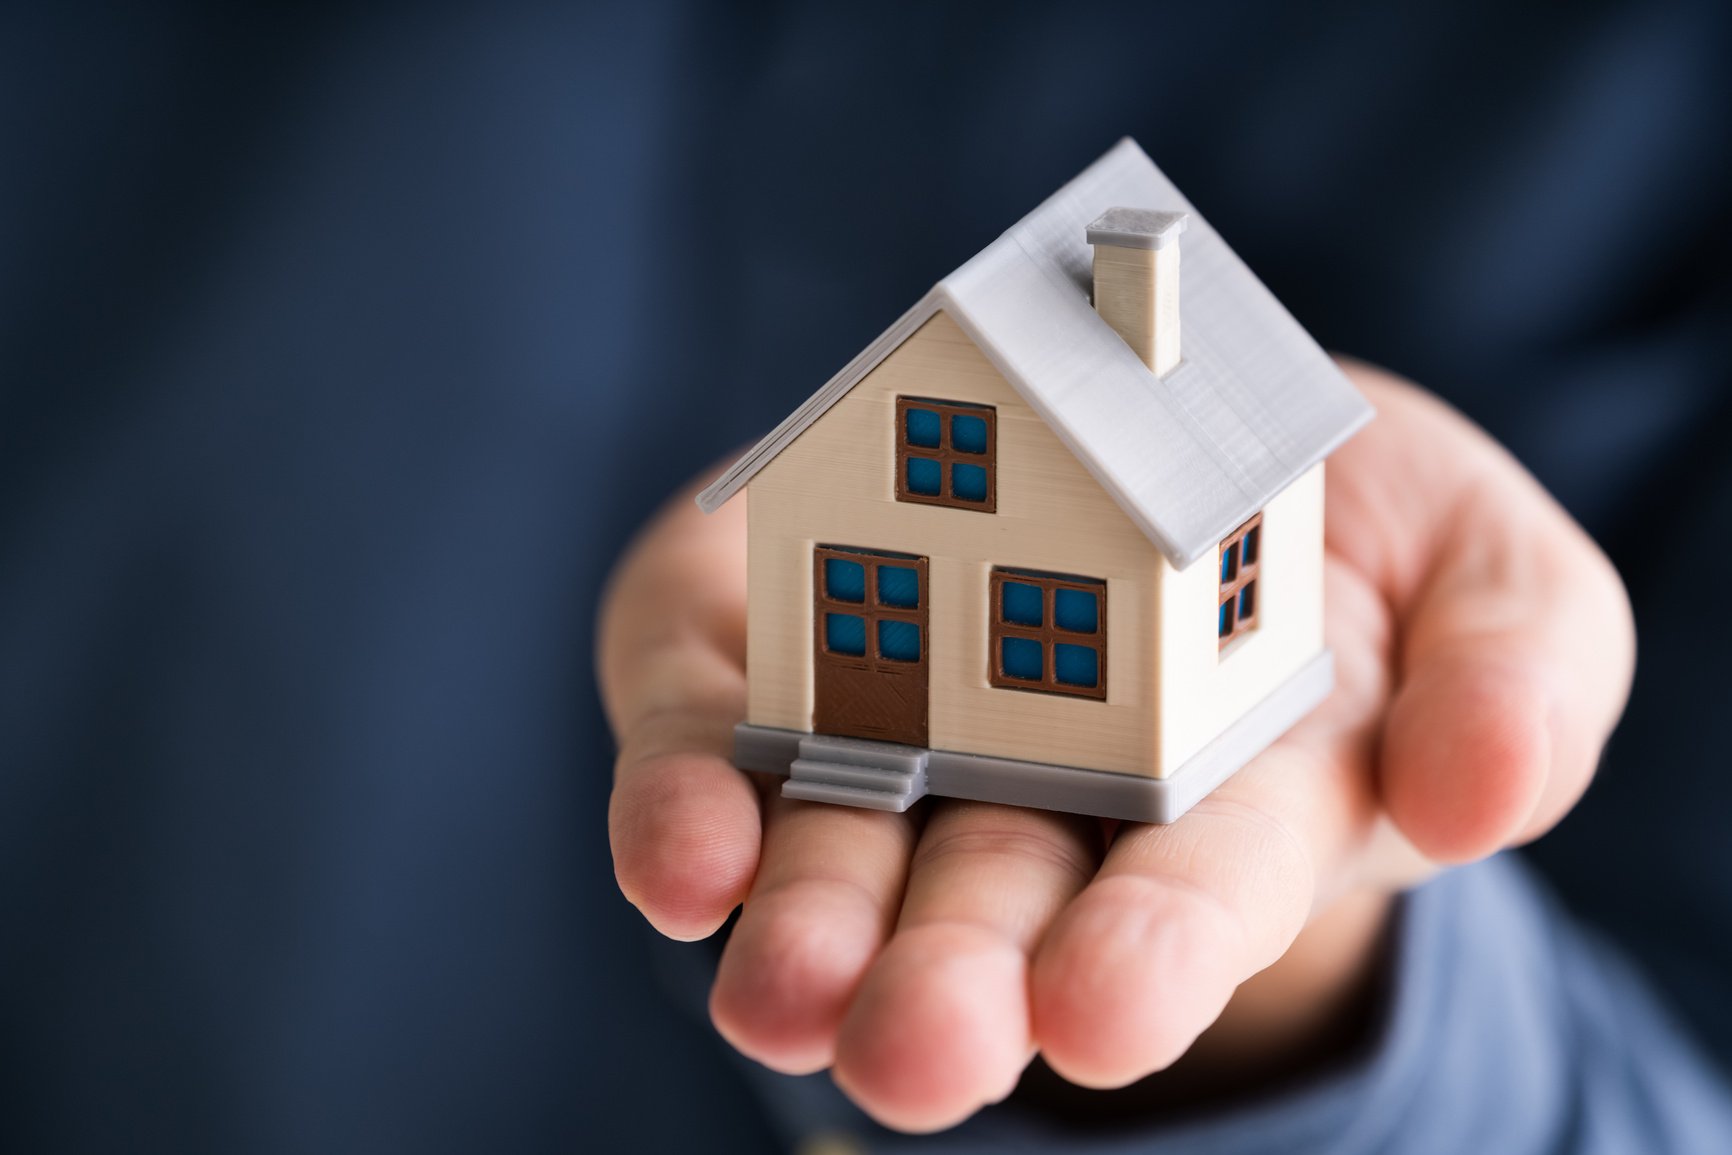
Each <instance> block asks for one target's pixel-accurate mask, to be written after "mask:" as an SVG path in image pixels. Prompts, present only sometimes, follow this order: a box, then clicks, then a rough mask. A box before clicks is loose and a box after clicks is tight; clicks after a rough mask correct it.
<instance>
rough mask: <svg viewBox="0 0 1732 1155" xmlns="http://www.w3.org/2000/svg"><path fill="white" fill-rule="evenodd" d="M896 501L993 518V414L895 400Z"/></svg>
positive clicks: (952, 404) (951, 404)
mask: <svg viewBox="0 0 1732 1155" xmlns="http://www.w3.org/2000/svg"><path fill="white" fill-rule="evenodd" d="M896 500H897V501H912V502H918V503H920V504H923V505H947V506H949V507H951V508H952V509H976V510H980V511H982V512H984V513H993V512H996V510H997V509H998V412H997V410H995V409H993V408H992V407H991V406H990V405H967V404H964V403H961V402H957V401H934V400H930V399H928V398H925V397H898V398H897V399H896Z"/></svg>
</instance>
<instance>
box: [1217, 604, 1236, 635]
mask: <svg viewBox="0 0 1732 1155" xmlns="http://www.w3.org/2000/svg"><path fill="white" fill-rule="evenodd" d="M1232 632H1233V599H1232V598H1228V599H1227V600H1226V601H1224V602H1222V603H1221V624H1220V625H1219V626H1217V627H1216V629H1215V636H1216V637H1220V638H1224V637H1226V636H1227V635H1228V634H1230V633H1232Z"/></svg>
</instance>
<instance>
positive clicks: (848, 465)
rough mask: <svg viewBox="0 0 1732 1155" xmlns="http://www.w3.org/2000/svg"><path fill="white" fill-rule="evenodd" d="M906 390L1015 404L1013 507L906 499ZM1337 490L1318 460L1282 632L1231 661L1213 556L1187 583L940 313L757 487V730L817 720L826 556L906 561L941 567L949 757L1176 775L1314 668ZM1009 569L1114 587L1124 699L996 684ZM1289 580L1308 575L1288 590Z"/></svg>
mask: <svg viewBox="0 0 1732 1155" xmlns="http://www.w3.org/2000/svg"><path fill="white" fill-rule="evenodd" d="M898 394H902V395H911V396H922V397H932V398H936V399H941V400H948V401H963V402H970V403H975V404H983V405H992V406H994V407H996V409H997V411H998V494H997V497H998V512H997V513H995V514H987V513H976V512H973V511H968V510H955V509H946V508H942V507H937V506H928V505H917V504H911V503H898V502H897V501H896V499H895V477H894V472H895V457H896V451H895V440H894V438H895V428H894V425H895V399H896V397H897V395H898ZM1321 497H1322V472H1321V468H1319V469H1317V470H1314V471H1312V473H1311V474H1308V475H1307V476H1306V478H1305V479H1303V480H1301V481H1300V482H1299V483H1297V484H1296V485H1295V486H1294V487H1293V489H1292V490H1289V491H1288V493H1286V494H1283V495H1282V496H1281V497H1280V498H1278V499H1277V500H1276V501H1275V502H1274V503H1273V504H1271V506H1270V507H1269V510H1268V511H1267V514H1266V531H1265V534H1266V536H1265V544H1264V546H1263V549H1264V551H1265V552H1264V558H1265V562H1264V564H1265V565H1266V566H1267V567H1268V572H1269V575H1270V577H1269V585H1268V586H1267V592H1266V593H1264V595H1263V596H1264V598H1265V601H1264V605H1263V608H1262V610H1261V611H1260V612H1261V613H1262V614H1263V615H1264V617H1263V619H1262V620H1263V624H1262V625H1261V626H1260V628H1259V630H1258V631H1257V633H1256V634H1254V635H1253V636H1252V637H1251V638H1248V639H1246V640H1245V641H1244V642H1242V643H1240V646H1239V647H1238V648H1236V649H1235V650H1233V651H1231V652H1230V653H1229V654H1228V655H1227V656H1226V658H1225V659H1224V660H1223V661H1221V662H1220V663H1219V664H1218V665H1217V662H1216V650H1215V641H1214V633H1213V622H1214V616H1213V612H1214V604H1215V603H1214V596H1215V594H1214V591H1215V585H1214V572H1215V570H1214V563H1213V559H1208V560H1205V561H1203V562H1199V563H1198V564H1197V565H1195V566H1193V567H1191V569H1189V570H1186V571H1185V572H1184V573H1175V572H1174V571H1173V570H1172V568H1171V567H1170V566H1169V565H1168V564H1167V563H1166V560H1165V559H1164V558H1163V557H1162V556H1161V554H1160V552H1159V551H1158V550H1157V549H1156V548H1155V547H1154V546H1153V545H1152V544H1151V543H1150V542H1149V541H1148V539H1147V538H1145V537H1144V536H1143V534H1142V533H1141V531H1139V530H1138V529H1137V528H1136V527H1135V526H1134V525H1133V524H1132V523H1131V522H1130V520H1129V519H1128V518H1126V517H1125V515H1124V514H1123V512H1121V511H1120V510H1119V508H1118V506H1116V505H1115V504H1114V503H1113V501H1112V499H1111V498H1109V497H1108V496H1107V495H1106V493H1105V491H1103V490H1102V489H1101V488H1100V487H1099V486H1098V485H1097V484H1096V483H1095V481H1094V479H1093V478H1091V477H1090V476H1089V475H1088V472H1087V471H1086V470H1085V469H1084V468H1083V467H1082V465H1081V463H1080V462H1078V461H1077V459H1076V458H1075V457H1074V456H1073V455H1072V454H1071V453H1070V451H1069V450H1067V449H1065V448H1064V446H1063V445H1061V444H1060V443H1059V441H1058V439H1057V438H1056V437H1055V436H1054V435H1053V433H1052V431H1051V430H1049V429H1048V428H1047V426H1046V424H1045V423H1044V422H1043V421H1041V420H1040V418H1039V417H1037V416H1036V415H1035V414H1034V412H1033V410H1031V409H1030V408H1029V407H1028V406H1027V405H1026V404H1025V403H1024V402H1023V401H1022V400H1021V398H1020V397H1018V396H1017V394H1016V392H1015V391H1014V390H1013V389H1012V388H1011V387H1010V385H1009V384H1008V383H1007V382H1006V381H1005V380H1004V378H1003V377H1002V376H1000V375H999V373H998V371H997V370H996V369H994V368H993V366H992V364H991V363H990V362H989V361H987V359H986V358H985V356H984V355H982V354H981V353H980V351H979V350H978V349H977V348H976V347H975V346H974V344H973V342H971V341H970V340H969V339H968V337H967V336H966V335H964V334H963V332H962V330H961V329H959V328H958V327H957V326H956V324H955V322H953V321H952V320H951V319H950V318H949V317H948V316H947V315H945V314H944V313H942V312H941V313H938V314H937V315H935V316H934V317H933V318H932V319H931V320H930V321H928V322H927V323H926V324H925V325H924V326H923V327H922V328H921V329H920V330H919V331H918V332H916V333H915V334H914V336H912V337H910V338H909V339H908V340H907V341H906V342H904V343H903V345H902V346H901V347H900V348H898V349H897V350H896V351H895V352H893V353H891V354H890V355H889V356H888V357H887V358H885V360H884V361H883V362H881V363H880V364H879V365H878V367H877V368H876V369H874V370H873V371H872V372H871V373H870V374H868V375H867V376H866V378H865V379H864V380H863V381H861V382H860V384H859V385H857V386H855V388H854V389H853V390H852V391H850V392H849V394H848V395H847V396H846V397H844V398H843V399H842V400H841V401H840V402H838V403H837V404H836V405H835V406H834V407H832V408H831V409H830V410H829V412H827V413H825V414H824V416H822V417H821V418H819V419H818V420H817V421H816V422H815V423H814V424H813V425H812V426H811V427H810V428H808V429H807V430H806V431H805V432H803V433H802V434H801V435H800V436H799V437H798V438H797V439H796V440H795V441H794V443H793V444H792V445H790V446H789V447H788V448H787V449H785V450H783V451H782V453H781V454H780V455H779V456H778V457H777V458H776V459H775V460H774V461H772V462H771V463H770V464H769V465H768V466H766V467H765V468H764V470H763V471H762V472H761V473H760V474H758V476H757V477H756V478H754V479H753V480H752V482H751V484H750V486H749V489H748V507H747V520H748V524H749V527H750V528H749V534H750V545H751V550H750V563H749V564H750V578H751V586H750V588H751V594H750V598H751V601H750V612H749V622H748V634H747V663H748V675H749V690H748V697H747V719H748V721H751V722H753V723H756V724H758V725H763V726H777V727H781V728H784V729H791V730H810V729H811V728H812V696H813V695H812V665H813V659H812V642H813V639H812V588H811V587H812V547H813V545H814V544H818V543H822V544H826V545H837V546H854V547H859V548H865V549H886V550H896V551H899V552H904V553H913V554H922V555H925V556H926V557H928V558H929V559H931V560H930V569H929V580H930V591H929V597H930V622H931V637H930V638H929V640H928V644H929V646H930V648H931V652H930V705H929V730H930V741H931V744H932V746H933V747H934V748H936V749H947V750H960V751H967V752H970V753H978V754H991V755H997V756H1001V757H1007V758H1023V759H1029V760H1032V761H1040V762H1052V763H1057V764H1060V765H1066V766H1086V767H1090V768H1094V769H1099V770H1114V771H1119V772H1124V773H1133V774H1149V775H1157V776H1162V775H1165V774H1166V773H1168V772H1170V770H1171V769H1173V768H1175V767H1176V766H1177V765H1178V764H1179V763H1180V762H1181V761H1182V760H1183V757H1188V756H1189V753H1192V752H1195V749H1196V748H1198V747H1200V746H1201V745H1202V744H1203V742H1206V741H1207V740H1208V738H1209V737H1213V736H1214V734H1215V733H1218V732H1219V730H1220V729H1221V728H1223V727H1224V726H1225V725H1226V724H1227V723H1228V722H1230V721H1232V719H1233V718H1234V717H1236V716H1237V712H1238V711H1241V710H1242V709H1243V708H1244V707H1246V706H1249V705H1251V704H1253V703H1254V702H1255V701H1256V700H1257V699H1258V698H1260V697H1262V696H1263V694H1265V693H1267V692H1268V690H1269V689H1272V688H1273V687H1274V685H1275V684H1276V683H1278V682H1279V681H1280V679H1281V678H1282V677H1284V676H1286V674H1287V673H1290V672H1291V670H1292V669H1295V668H1297V665H1298V664H1299V662H1300V661H1302V660H1303V657H1300V658H1295V657H1294V656H1295V655H1296V654H1298V653H1299V652H1300V651H1302V650H1304V651H1306V652H1305V653H1304V655H1303V656H1304V657H1309V656H1310V655H1311V654H1314V653H1316V651H1317V649H1318V648H1319V647H1320V645H1321V641H1320V635H1321V624H1320V610H1319V608H1318V607H1319V606H1320V598H1321V593H1320V590H1321V561H1320V554H1321V551H1320V549H1318V548H1317V545H1316V543H1317V542H1320V541H1321V537H1320V534H1319V535H1318V536H1315V537H1313V538H1311V539H1309V540H1311V541H1312V543H1313V544H1312V551H1313V552H1315V553H1317V554H1318V558H1317V559H1316V560H1314V561H1313V560H1307V559H1306V558H1304V557H1303V556H1302V554H1303V553H1304V548H1303V543H1304V541H1305V540H1307V539H1306V538H1305V536H1304V535H1305V534H1306V532H1308V527H1311V528H1310V529H1309V532H1313V533H1316V532H1317V530H1316V529H1315V526H1318V525H1320V518H1321ZM1313 499H1314V502H1315V516H1313V512H1312V504H1313ZM1290 515H1291V516H1290ZM993 565H1005V566H1018V567H1023V568H1028V569H1036V570H1047V571H1051V572H1054V573H1065V574H1077V575H1080V576H1084V577H1091V578H1101V579H1104V580H1105V581H1106V583H1107V622H1108V633H1109V645H1108V650H1107V700H1106V701H1105V702H1099V701H1092V700H1088V699H1081V698H1069V697H1064V696H1060V695H1052V694H1039V693H1030V692H1027V691H1020V690H998V689H993V688H991V687H989V686H988V685H987V681H986V670H987V656H988V655H987V573H988V571H989V570H990V569H991V567H992V566H993ZM1285 581H1291V582H1292V583H1294V584H1293V585H1292V586H1291V588H1289V589H1286V590H1282V589H1281V588H1280V587H1281V583H1282V582H1285ZM1163 599H1166V600H1167V601H1168V603H1169V606H1168V610H1167V613H1166V615H1165V622H1166V628H1165V629H1164V630H1163V629H1162V628H1161V623H1162V621H1163V615H1162V609H1161V607H1162V602H1163ZM1205 602H1206V603H1207V604H1206V605H1204V604H1203V603H1205ZM1198 606H1201V607H1202V608H1201V609H1200V610H1198V609H1197V608H1196V607H1198ZM1307 614H1309V615H1310V617H1309V619H1308V618H1307ZM1312 619H1315V620H1312ZM1163 641H1164V644H1163ZM1307 647H1309V649H1307ZM1162 650H1164V651H1165V660H1166V661H1168V662H1170V663H1172V666H1171V667H1170V670H1171V672H1170V673H1169V674H1168V675H1167V677H1166V678H1165V679H1164V680H1165V682H1166V690H1165V692H1164V693H1163V691H1162V687H1161V684H1160V683H1161V682H1162V681H1163V679H1162V678H1160V677H1158V676H1157V675H1158V670H1157V666H1156V662H1157V661H1158V660H1160V659H1161V656H1162V654H1161V651H1162ZM1290 659H1293V660H1292V661H1291V664H1290V665H1289V660H1290ZM1187 712H1188V713H1187ZM1163 719H1166V721H1167V729H1166V733H1165V734H1163V733H1162V732H1161V722H1162V720H1163Z"/></svg>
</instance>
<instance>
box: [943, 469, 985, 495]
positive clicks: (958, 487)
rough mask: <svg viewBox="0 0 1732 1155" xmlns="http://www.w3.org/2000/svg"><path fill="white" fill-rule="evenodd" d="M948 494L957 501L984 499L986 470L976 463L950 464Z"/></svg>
mask: <svg viewBox="0 0 1732 1155" xmlns="http://www.w3.org/2000/svg"><path fill="white" fill-rule="evenodd" d="M950 495H951V496H952V497H954V498H956V499H957V500H958V501H985V500H986V470H985V469H983V468H982V467H980V466H978V465H952V466H951V467H950Z"/></svg>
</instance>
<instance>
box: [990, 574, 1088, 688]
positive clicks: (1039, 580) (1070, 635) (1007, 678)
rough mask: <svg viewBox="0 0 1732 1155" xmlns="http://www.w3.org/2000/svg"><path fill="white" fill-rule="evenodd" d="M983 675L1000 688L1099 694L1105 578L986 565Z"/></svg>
mask: <svg viewBox="0 0 1732 1155" xmlns="http://www.w3.org/2000/svg"><path fill="white" fill-rule="evenodd" d="M991 582H992V584H991V595H990V596H991V599H992V600H991V602H990V608H989V609H988V626H989V628H988V630H987V636H988V641H989V644H990V646H991V652H990V653H989V654H988V655H987V660H986V671H987V681H988V682H989V683H990V684H991V685H993V686H996V687H998V688H1000V689H1004V690H1037V691H1041V692H1043V693H1048V694H1069V695H1072V696H1074V697H1078V698H1097V699H1100V700H1102V701H1104V700H1105V699H1106V696H1107V583H1106V582H1104V581H1098V580H1096V579H1094V578H1079V577H1068V576H1065V575H1063V574H1045V573H1033V572H1031V571H1029V570H1020V569H1004V568H998V567H994V569H993V571H992V579H991Z"/></svg>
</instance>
